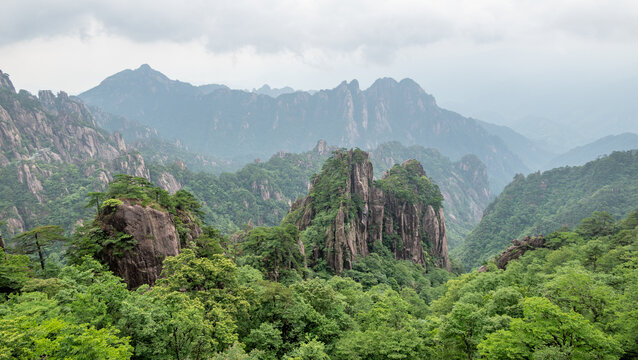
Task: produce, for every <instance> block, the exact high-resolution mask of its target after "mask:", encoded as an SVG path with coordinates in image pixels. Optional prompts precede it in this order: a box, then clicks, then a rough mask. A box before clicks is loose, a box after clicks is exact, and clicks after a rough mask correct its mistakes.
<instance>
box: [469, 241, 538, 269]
mask: <svg viewBox="0 0 638 360" xmlns="http://www.w3.org/2000/svg"><path fill="white" fill-rule="evenodd" d="M543 247H545V239H544V238H543V236H542V235H539V236H535V237H530V236H525V237H523V239H521V240H519V239H514V240H512V245H510V247H508V248H507V249H505V251H503V252H502V253H501V255H499V256H497V257H496V258H495V259H494V260H495V262H496V266H497V267H498V268H499V269H503V270H504V269H505V268H506V267H507V264H509V262H510V261H512V260H516V259H518V258H520V257H521V256H523V254H525V253H526V252H528V251H530V250H535V249H538V248H543ZM478 271H479V272H485V271H487V266H485V265H483V266H481V267H480V268H479V269H478Z"/></svg>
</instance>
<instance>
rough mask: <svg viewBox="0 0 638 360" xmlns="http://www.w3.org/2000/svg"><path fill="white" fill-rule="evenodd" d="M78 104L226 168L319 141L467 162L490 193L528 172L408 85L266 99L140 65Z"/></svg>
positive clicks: (501, 147) (384, 82)
mask: <svg viewBox="0 0 638 360" xmlns="http://www.w3.org/2000/svg"><path fill="white" fill-rule="evenodd" d="M79 96H80V98H82V99H83V100H84V101H85V102H86V103H88V104H90V105H93V106H97V107H100V108H102V109H103V110H105V111H107V112H110V113H113V114H116V115H121V116H125V117H127V118H129V119H131V120H135V121H139V122H141V123H142V124H144V125H147V126H150V127H152V128H155V129H157V130H158V132H159V134H160V135H162V136H164V137H166V138H168V139H177V140H179V141H181V142H182V143H183V144H185V145H187V146H188V147H189V148H190V149H191V150H194V151H196V152H201V153H204V154H208V155H214V156H220V157H226V158H232V157H235V158H236V157H242V156H244V157H249V156H252V157H264V156H269V155H270V154H272V153H275V152H278V151H282V150H283V151H287V152H291V151H292V152H298V151H303V150H305V149H309V148H311V147H312V146H313V145H314V144H315V143H316V141H317V140H318V139H325V140H326V141H327V142H328V143H330V144H334V145H336V146H339V147H346V148H350V147H360V148H364V149H372V148H374V147H376V146H378V145H379V144H382V143H384V142H387V141H400V142H402V143H403V144H406V145H422V146H425V147H429V148H436V149H438V150H439V151H440V152H441V153H443V154H444V155H446V156H448V157H450V158H452V159H453V160H456V159H459V158H461V157H462V156H464V155H466V154H475V155H476V156H478V158H479V159H481V161H483V162H484V163H485V164H486V165H487V168H488V174H489V176H490V184H491V186H492V189H493V190H497V191H498V190H500V189H501V188H502V187H503V186H504V185H505V184H507V183H508V182H509V180H510V179H511V178H512V177H513V175H514V174H516V173H519V172H525V171H526V170H527V167H526V166H525V165H524V164H523V161H522V160H521V159H520V158H519V157H518V156H517V155H516V154H514V153H513V152H512V151H510V149H508V147H507V146H506V144H505V143H504V142H503V140H501V139H500V138H499V137H498V136H494V135H491V134H490V133H489V132H488V131H486V130H485V129H484V128H483V127H482V126H481V125H480V124H479V123H478V122H477V121H476V120H473V119H469V118H466V117H463V116H461V115H459V114H457V113H455V112H452V111H449V110H445V109H442V108H440V107H439V106H437V104H436V101H435V99H434V97H433V96H431V95H429V94H427V93H426V92H425V91H424V90H423V89H422V88H421V87H420V86H419V85H418V84H417V83H415V82H414V81H412V80H410V79H403V80H401V81H400V82H397V81H395V80H393V79H390V78H383V79H379V80H377V81H375V82H374V83H373V84H372V85H371V86H370V87H369V88H368V89H361V88H360V86H359V83H358V81H356V80H353V81H351V82H345V81H344V82H342V83H341V84H339V85H338V86H337V87H336V88H334V89H329V90H321V91H318V92H314V93H312V94H311V93H308V92H302V91H299V92H294V93H289V94H282V95H279V96H278V97H277V98H273V97H271V96H267V95H260V94H257V93H250V92H246V91H239V90H231V89H228V88H226V87H219V88H216V89H215V90H214V91H212V92H210V91H203V90H202V88H201V87H197V86H193V85H190V84H188V83H184V82H180V81H175V80H171V79H169V78H167V77H166V76H164V75H163V74H161V73H160V72H157V71H155V70H153V69H151V68H150V67H149V66H148V65H142V66H141V67H140V68H138V69H136V70H125V71H122V72H120V73H117V74H115V75H113V76H110V77H108V78H107V79H105V80H104V81H102V83H101V84H100V85H99V86H97V87H95V88H93V89H91V90H88V91H86V92H84V93H82V94H80V95H79Z"/></svg>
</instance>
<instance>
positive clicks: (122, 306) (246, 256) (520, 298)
mask: <svg viewBox="0 0 638 360" xmlns="http://www.w3.org/2000/svg"><path fill="white" fill-rule="evenodd" d="M104 195H105V196H104V198H103V199H108V200H101V204H100V205H99V206H98V207H97V208H96V209H102V210H101V211H107V210H106V209H105V208H106V207H109V206H115V207H117V206H118V204H117V201H123V200H126V199H129V201H140V202H145V203H146V205H148V206H161V207H162V208H163V209H166V210H167V211H178V210H179V209H180V208H183V207H185V206H188V207H189V208H190V209H197V204H196V203H193V202H192V197H189V196H179V195H175V196H174V197H170V196H169V197H164V196H165V195H166V194H164V193H161V191H159V190H158V188H156V187H154V186H152V185H150V184H148V183H146V182H145V181H143V180H142V179H139V178H132V177H125V176H121V177H118V179H117V181H115V182H114V183H112V184H111V186H110V187H109V190H108V191H107V192H106V194H104ZM111 197H112V198H111ZM97 198H98V196H97V195H96V194H94V195H92V196H91V197H90V198H89V200H90V204H91V206H92V205H95V203H94V202H93V201H91V200H93V199H97ZM98 217H99V214H98ZM34 230H35V229H34ZM43 231H48V232H49V234H52V237H51V239H50V240H51V241H52V242H56V241H60V238H59V237H58V235H59V234H60V232H59V231H58V230H56V229H55V228H47V229H44V230H43ZM32 235H33V231H31V232H30V233H26V234H25V235H24V236H23V238H25V239H33V237H32ZM83 236H86V235H85V234H82V232H79V233H77V234H76V237H75V239H76V240H75V241H77V239H78V237H83ZM298 236H299V233H298V230H297V229H296V228H295V227H294V226H292V225H282V226H277V227H272V228H266V227H258V228H255V229H252V230H247V231H246V232H245V233H244V234H243V235H241V234H240V236H239V237H238V238H235V239H230V238H227V237H224V236H222V235H220V234H219V232H217V231H214V230H213V229H210V228H209V229H208V230H207V231H205V232H204V235H202V237H200V238H199V239H197V240H196V241H195V242H194V243H193V244H190V245H189V247H188V248H186V249H184V250H183V251H182V253H181V254H179V255H178V256H175V257H168V258H167V259H166V260H165V261H164V269H163V278H161V279H160V280H159V281H158V282H157V284H156V285H155V286H154V287H152V288H149V287H148V286H142V287H140V288H139V289H137V290H132V291H131V290H127V288H126V284H124V282H123V281H122V279H120V278H118V277H116V276H114V275H113V274H112V273H111V272H110V271H108V268H107V267H106V266H105V265H104V264H101V263H100V262H99V260H98V259H97V258H96V257H93V256H91V255H84V256H82V255H83V254H78V251H79V250H80V249H79V248H77V247H70V248H68V249H67V251H66V252H65V253H60V252H58V253H56V252H55V251H50V252H45V256H46V257H47V259H46V260H47V261H46V263H45V266H44V268H42V267H41V266H40V263H39V261H38V258H37V257H35V258H34V259H32V258H30V257H29V256H28V255H22V254H19V253H16V252H15V251H16V250H12V253H7V252H5V251H0V291H1V292H2V297H1V298H0V335H1V336H0V354H2V356H3V357H4V358H25V359H26V358H47V359H62V358H68V357H72V358H77V359H129V358H135V359H229V358H231V359H400V358H404V359H414V358H424V359H457V358H458V359H463V358H467V359H472V358H490V359H512V358H535V359H536V358H542V359H548V358H551V359H563V358H578V359H589V358H591V359H618V358H620V357H621V356H624V357H625V358H631V357H632V356H636V355H638V347H637V346H636V344H637V340H638V338H636V334H638V329H637V328H636V324H638V313H637V312H636V304H638V282H637V280H638V264H637V263H636V259H637V257H636V255H637V251H638V211H635V212H633V213H631V214H630V215H629V216H628V217H627V218H626V219H624V220H622V221H619V222H617V221H615V220H614V219H613V217H612V216H611V215H609V214H607V213H595V214H594V215H593V216H592V217H590V218H586V219H584V220H583V221H582V222H581V223H580V224H579V225H578V226H577V227H576V228H575V229H574V231H569V230H563V231H561V232H556V233H552V234H550V235H548V236H546V240H547V242H546V244H547V247H546V248H542V249H537V250H534V251H529V252H527V253H526V254H525V255H524V256H523V257H521V258H520V259H519V260H515V261H512V262H510V263H509V264H508V265H507V268H506V270H499V269H498V268H496V266H495V265H494V264H492V263H489V264H488V266H487V269H488V271H487V272H483V273H478V272H472V273H469V274H464V275H461V276H458V277H454V278H451V277H453V275H451V274H449V273H447V272H445V271H442V270H439V271H434V272H431V273H426V272H425V269H424V268H422V267H420V266H419V265H415V264H413V263H411V262H407V261H396V260H394V259H393V258H392V255H391V254H390V253H389V251H387V250H384V249H383V248H381V249H377V250H376V251H375V252H374V253H373V254H371V255H370V256H368V257H366V258H363V259H360V260H359V261H357V262H356V264H355V265H356V266H355V267H354V268H353V269H352V270H350V271H346V272H345V273H344V274H343V276H332V275H330V274H328V273H326V272H314V271H310V270H308V269H306V267H305V264H304V260H303V257H302V256H301V254H300V252H299V248H298V246H297V244H298V242H297V240H298ZM62 241H64V240H62ZM84 241H85V242H88V243H90V242H91V241H92V240H91V238H90V237H88V238H85V239H84ZM69 259H74V260H73V262H68V260H69Z"/></svg>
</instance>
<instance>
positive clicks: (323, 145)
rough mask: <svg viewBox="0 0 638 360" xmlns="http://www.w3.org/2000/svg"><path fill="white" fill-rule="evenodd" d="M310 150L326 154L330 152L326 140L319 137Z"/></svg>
mask: <svg viewBox="0 0 638 360" xmlns="http://www.w3.org/2000/svg"><path fill="white" fill-rule="evenodd" d="M312 151H313V152H316V153H317V154H319V155H327V154H329V153H330V151H331V149H330V147H329V146H328V143H327V142H326V140H323V139H321V140H319V141H318V142H317V145H315V148H314V149H313V150H312Z"/></svg>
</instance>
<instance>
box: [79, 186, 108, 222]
mask: <svg viewBox="0 0 638 360" xmlns="http://www.w3.org/2000/svg"><path fill="white" fill-rule="evenodd" d="M86 196H87V197H88V198H89V201H88V202H87V204H86V205H84V207H85V208H90V207H93V206H95V215H96V216H97V215H100V208H101V205H102V200H103V199H104V198H105V197H106V194H104V193H103V192H99V191H91V192H89V193H87V194H86Z"/></svg>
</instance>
